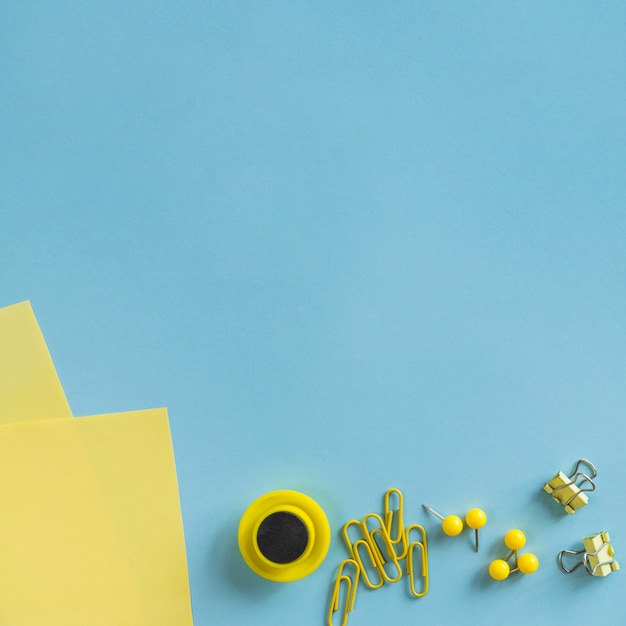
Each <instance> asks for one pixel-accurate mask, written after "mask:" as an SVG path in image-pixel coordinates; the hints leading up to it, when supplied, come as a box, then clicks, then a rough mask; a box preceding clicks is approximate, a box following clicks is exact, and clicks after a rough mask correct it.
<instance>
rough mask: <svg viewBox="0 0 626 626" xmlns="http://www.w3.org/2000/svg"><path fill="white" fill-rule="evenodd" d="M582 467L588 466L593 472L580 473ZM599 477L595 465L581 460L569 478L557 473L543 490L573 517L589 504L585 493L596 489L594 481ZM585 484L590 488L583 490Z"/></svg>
mask: <svg viewBox="0 0 626 626" xmlns="http://www.w3.org/2000/svg"><path fill="white" fill-rule="evenodd" d="M580 465H586V466H587V467H588V468H589V469H590V470H591V472H589V474H585V473H584V472H579V471H578V468H579V467H580ZM597 475H598V472H597V471H596V468H595V467H594V465H593V463H591V462H590V461H588V460H587V459H579V460H578V461H577V462H576V465H575V467H574V470H573V471H572V473H571V474H570V475H569V476H566V475H565V474H564V473H563V472H557V473H556V474H555V475H554V477H553V478H552V479H551V480H549V481H548V482H547V483H546V484H545V485H544V486H543V490H544V491H546V492H547V493H549V494H550V495H551V496H552V498H553V499H554V501H555V502H558V503H559V504H562V505H563V506H564V507H565V511H566V512H567V513H568V514H570V515H572V514H573V513H575V512H576V511H577V510H578V509H580V508H582V507H583V506H585V505H586V504H587V503H588V502H589V500H588V498H587V496H586V495H585V493H584V492H589V491H593V490H594V489H595V488H596V485H595V483H594V482H593V479H594V478H595V477H596V476H597ZM585 483H586V484H587V485H588V486H587V487H586V488H584V489H583V488H582V486H583V485H584V484H585Z"/></svg>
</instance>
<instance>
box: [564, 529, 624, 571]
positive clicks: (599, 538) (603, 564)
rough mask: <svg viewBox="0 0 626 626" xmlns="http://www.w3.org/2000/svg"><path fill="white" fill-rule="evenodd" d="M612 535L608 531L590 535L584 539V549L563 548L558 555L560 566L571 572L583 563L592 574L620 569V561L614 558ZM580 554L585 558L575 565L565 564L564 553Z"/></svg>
mask: <svg viewBox="0 0 626 626" xmlns="http://www.w3.org/2000/svg"><path fill="white" fill-rule="evenodd" d="M610 541H611V537H610V536H609V533H607V532H601V533H597V534H595V535H591V536H590V537H585V538H584V539H583V546H584V547H583V549H582V550H578V551H574V550H561V552H559V555H558V560H559V567H560V568H561V569H562V570H563V571H564V572H565V573H566V574H571V573H572V572H573V571H574V570H575V569H578V568H579V567H580V566H581V565H583V566H584V567H585V571H586V572H587V574H589V575H590V576H601V577H604V576H608V575H609V574H610V573H611V572H616V571H618V570H619V563H618V562H617V561H616V560H615V559H614V557H615V550H614V549H613V546H612V545H611V544H610V543H609V542H610ZM565 554H570V555H578V554H582V555H583V558H582V560H580V561H579V562H578V563H576V565H574V567H572V568H569V569H568V568H567V567H565V565H564V564H563V555H565Z"/></svg>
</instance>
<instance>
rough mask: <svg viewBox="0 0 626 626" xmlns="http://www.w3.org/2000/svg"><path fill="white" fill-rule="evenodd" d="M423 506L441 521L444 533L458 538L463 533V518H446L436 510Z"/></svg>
mask: <svg viewBox="0 0 626 626" xmlns="http://www.w3.org/2000/svg"><path fill="white" fill-rule="evenodd" d="M422 506H423V507H424V508H425V509H426V510H427V511H428V512H429V513H432V514H433V515H434V516H435V517H438V518H439V519H440V520H441V530H443V532H444V533H445V534H446V535H448V536H449V537H456V536H457V535H459V534H461V532H462V531H463V520H461V518H460V517H458V516H457V515H447V516H446V517H444V516H443V515H441V513H437V511H435V509H433V508H431V507H429V506H427V505H425V504H422Z"/></svg>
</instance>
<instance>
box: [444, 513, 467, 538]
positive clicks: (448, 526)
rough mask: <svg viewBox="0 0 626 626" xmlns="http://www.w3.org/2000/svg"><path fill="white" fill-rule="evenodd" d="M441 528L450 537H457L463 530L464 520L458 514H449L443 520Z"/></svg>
mask: <svg viewBox="0 0 626 626" xmlns="http://www.w3.org/2000/svg"><path fill="white" fill-rule="evenodd" d="M441 529H442V530H443V532H444V533H445V534H446V535H448V536H449V537H456V536H457V535H460V534H461V532H463V521H462V520H461V518H460V517H458V516H457V515H448V516H447V517H445V518H444V520H443V522H441Z"/></svg>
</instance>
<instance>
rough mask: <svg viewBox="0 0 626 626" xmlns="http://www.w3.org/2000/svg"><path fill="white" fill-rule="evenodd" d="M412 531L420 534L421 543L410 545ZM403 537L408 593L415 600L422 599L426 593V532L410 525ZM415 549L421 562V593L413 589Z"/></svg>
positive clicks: (416, 542) (416, 525) (419, 527)
mask: <svg viewBox="0 0 626 626" xmlns="http://www.w3.org/2000/svg"><path fill="white" fill-rule="evenodd" d="M412 530H415V531H419V532H420V534H421V541H413V542H412V543H411V542H410V537H409V535H410V534H411V531H412ZM404 537H405V542H406V544H407V546H408V548H407V554H406V573H407V576H408V578H409V591H410V592H411V595H413V596H415V597H416V598H422V597H423V596H425V595H426V594H427V593H428V543H427V539H426V531H425V530H424V527H423V526H420V525H419V524H412V525H411V526H408V527H407V528H406V529H405V531H404ZM416 548H419V550H420V553H421V561H422V570H421V576H422V580H423V583H422V590H421V591H417V590H416V588H415V555H414V552H415V549H416Z"/></svg>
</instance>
